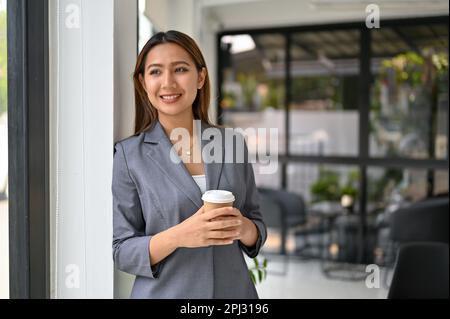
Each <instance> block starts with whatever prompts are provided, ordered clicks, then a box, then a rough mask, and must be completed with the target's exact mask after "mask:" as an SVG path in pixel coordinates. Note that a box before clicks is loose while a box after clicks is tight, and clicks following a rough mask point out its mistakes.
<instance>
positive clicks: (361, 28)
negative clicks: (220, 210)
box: [0, 0, 449, 298]
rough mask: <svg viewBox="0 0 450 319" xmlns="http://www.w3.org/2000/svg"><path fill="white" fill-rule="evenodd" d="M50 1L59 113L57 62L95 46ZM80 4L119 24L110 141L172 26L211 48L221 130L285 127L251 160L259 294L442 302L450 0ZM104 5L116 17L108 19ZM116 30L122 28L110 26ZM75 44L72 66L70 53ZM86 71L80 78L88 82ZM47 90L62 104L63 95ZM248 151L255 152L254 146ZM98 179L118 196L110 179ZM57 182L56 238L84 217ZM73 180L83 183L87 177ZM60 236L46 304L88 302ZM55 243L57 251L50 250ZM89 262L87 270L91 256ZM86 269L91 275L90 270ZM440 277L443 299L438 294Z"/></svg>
mask: <svg viewBox="0 0 450 319" xmlns="http://www.w3.org/2000/svg"><path fill="white" fill-rule="evenodd" d="M11 1H14V0H1V1H0V4H1V5H0V254H1V256H0V258H1V259H0V298H8V296H9V284H10V282H9V280H8V256H9V254H8V178H7V176H8V152H7V151H8V147H7V141H8V138H7V127H8V126H7V122H6V120H7V110H8V107H7V106H8V102H7V84H6V81H7V76H6V75H7V57H6V54H7V53H6V52H7V51H6V45H7V38H6V18H7V14H6V2H8V4H9V2H11ZM43 2H45V3H46V6H48V9H49V15H48V17H47V18H48V21H49V39H50V40H49V41H50V43H53V45H54V46H53V47H50V49H49V52H50V63H49V70H50V80H49V87H50V95H49V99H50V109H52V106H51V105H54V110H55V112H60V113H61V114H64V108H65V107H66V106H65V105H64V101H65V99H68V100H70V99H71V93H70V92H69V90H67V91H64V92H62V91H61V92H62V93H61V92H60V90H62V89H61V87H59V86H58V84H57V83H63V82H64V79H69V78H70V75H68V74H66V75H64V74H63V73H61V72H63V71H64V68H63V66H64V65H65V64H70V63H72V62H73V61H74V60H73V59H75V61H77V60H76V59H77V53H76V52H77V51H76V50H77V49H78V48H81V50H82V51H80V52H83V57H85V54H89V53H91V54H93V55H95V54H98V53H95V50H92V51H88V52H86V51H83V50H84V49H82V48H83V45H84V43H85V42H84V40H83V37H86V38H88V37H89V35H87V34H85V33H83V31H81V35H80V39H81V40H80V39H78V38H76V39H74V40H71V38H70V36H71V34H69V32H71V31H70V30H67V24H66V26H65V27H64V25H63V22H62V21H64V17H66V16H64V13H67V12H68V11H67V5H68V2H65V1H51V0H49V1H48V2H46V1H43ZM74 3H77V4H79V8H80V11H79V14H80V15H81V17H82V18H84V17H85V19H86V20H83V19H81V20H80V21H81V23H87V22H85V21H87V20H88V19H91V18H92V19H94V18H93V17H94V16H95V15H102V14H103V16H107V15H108V14H110V15H111V17H110V20H108V21H107V22H108V23H110V24H106V26H105V27H104V30H105V31H104V32H106V34H107V35H109V36H111V38H112V40H111V41H112V42H111V43H109V42H108V44H110V45H111V48H112V51H113V52H114V57H111V61H112V63H110V64H108V65H106V66H105V68H106V69H107V70H110V71H111V72H112V74H113V82H112V83H111V86H110V88H111V90H110V91H105V94H109V96H113V97H114V99H113V100H114V101H111V107H110V108H108V109H107V110H106V112H108V114H111V116H112V117H111V119H112V120H113V121H112V122H111V126H112V131H111V132H110V133H111V134H110V136H108V137H107V138H106V139H105V140H103V141H107V143H108V142H109V143H111V142H112V141H117V140H119V139H121V138H124V137H126V136H129V135H131V133H132V125H133V123H132V118H133V116H134V115H133V112H134V110H133V107H134V106H133V91H132V87H131V85H132V82H131V73H132V71H133V67H134V62H135V58H136V55H137V53H138V52H139V51H140V49H141V48H142V47H143V45H144V44H145V43H146V41H147V40H148V39H149V38H150V37H151V36H152V35H153V34H155V33H156V32H158V31H167V30H170V29H176V30H179V31H182V32H185V33H187V34H189V35H191V36H192V37H193V38H194V39H195V40H196V41H197V43H198V44H199V45H200V47H201V48H202V51H203V53H204V55H205V58H206V60H207V65H208V67H209V71H210V79H211V81H212V90H213V92H212V93H213V94H212V96H213V98H212V105H211V110H210V117H211V119H212V121H213V122H216V123H218V124H223V125H226V126H230V127H240V128H243V129H246V128H251V127H253V128H278V140H277V141H274V140H270V138H267V140H266V141H265V142H266V143H267V144H270V143H278V159H279V166H278V170H277V171H276V172H275V173H273V174H260V173H259V169H258V164H254V171H255V179H256V184H257V186H258V188H259V191H260V199H261V211H262V213H263V217H264V219H265V221H266V223H267V226H268V231H269V236H268V239H267V242H266V244H265V246H264V248H263V250H262V252H261V254H260V255H259V256H258V259H257V260H247V261H248V265H249V271H250V272H251V273H252V274H253V276H254V277H253V278H254V279H255V281H256V283H257V285H256V287H257V290H258V293H259V295H260V297H261V298H388V297H390V298H395V297H397V298H398V297H400V298H401V297H403V298H405V297H406V298H409V297H411V298H413V297H417V296H419V297H431V298H433V297H442V296H444V297H445V296H446V298H448V187H449V186H448V184H449V176H448V30H449V28H448V13H449V6H448V1H440V0H436V1H432V2H429V1H422V0H405V1H400V0H398V1H383V0H379V1H376V2H374V1H362V0H343V1H337V0H336V1H334V0H307V1H298V0H278V1H275V0H139V1H128V0H127V1H126V2H125V1H124V0H115V1H113V0H111V1H106V0H105V1H99V2H98V5H97V6H96V7H94V6H91V7H89V6H88V5H87V4H86V3H85V1H75V2H74ZM370 4H374V5H375V6H369V5H370ZM102 6H104V7H105V8H106V7H107V8H108V10H106V11H101V10H102ZM368 6H369V7H368ZM8 12H10V11H8ZM69 12H72V11H70V10H69ZM73 12H76V11H73ZM105 12H106V13H105ZM60 17H63V18H61V19H60ZM66 18H67V17H66ZM377 21H378V22H379V24H377ZM66 22H67V20H66ZM111 26H113V28H112V30H113V31H114V32H112V30H109V31H108V28H110V27H111ZM83 27H84V26H83V24H82V25H81V30H83ZM99 29H101V27H99ZM102 32H103V31H102ZM109 32H110V33H109ZM100 35H101V34H100ZM65 36H67V38H66V37H65ZM95 36H96V35H92V37H93V39H94V37H95ZM71 41H73V42H75V43H77V42H76V41H81V42H80V44H77V45H73V42H71ZM89 45H93V44H92V43H91V42H88V41H86V46H89ZM66 46H67V48H69V49H70V51H71V52H72V54H73V55H74V57H73V58H65V57H64V55H63V53H64V52H65V51H64V50H65V48H66ZM69 49H68V50H69ZM74 50H75V51H74ZM88 58H89V57H88V56H86V59H88ZM55 61H57V62H55ZM52 74H53V78H52ZM60 74H63V75H60ZM84 76H85V75H83V74H80V77H81V78H80V81H81V82H80V83H83V80H84V79H85V78H84ZM86 81H87V79H86ZM52 88H53V89H52ZM52 90H53V91H52ZM52 92H53V93H52ZM83 92H84V91H83ZM75 93H76V92H75ZM52 94H55V95H56V96H58V98H57V99H56V100H55V101H54V102H52V99H53V95H52ZM73 94H74V93H73ZM52 103H53V104H52ZM81 103H84V100H83V101H81ZM9 106H10V107H12V106H11V105H9ZM50 113H51V112H50ZM68 116H69V115H68ZM63 119H64V115H62V117H57V118H54V122H52V117H51V115H50V121H49V122H50V125H52V123H55V125H56V127H57V128H56V129H55V131H54V134H55V136H63V135H64V134H66V133H65V132H66V131H65V129H64V125H58V124H57V123H63ZM66 123H69V122H66ZM88 133H89V132H88ZM51 136H53V135H52V130H50V137H49V138H50V144H51V145H54V146H55V148H54V149H58V150H57V151H55V153H53V154H54V157H52V153H51V152H50V161H51V159H52V158H54V159H55V163H58V160H59V159H61V160H62V159H64V158H65V157H64V149H62V148H61V149H59V147H58V145H59V144H58V143H59V142H58V140H57V139H55V140H53V142H52V141H51ZM88 136H89V135H86V139H87V138H88ZM52 143H54V144H52ZM80 143H83V141H81V142H80ZM248 143H249V150H250V151H251V152H256V150H257V145H258V143H261V141H258V140H249V141H248ZM107 155H108V154H107ZM108 161H109V160H108ZM52 167H53V166H52V165H50V171H52V169H53V168H52ZM55 169H56V168H55ZM105 174H107V175H106V180H105V187H109V186H108V183H107V182H108V178H110V176H109V175H108V174H109V173H108V172H106V173H105ZM63 180H64V175H62V176H61V178H60V179H55V180H52V179H50V181H49V183H50V185H53V184H52V183H53V182H54V183H55V184H54V185H55V186H54V187H55V189H52V188H51V187H50V189H49V193H50V194H53V192H54V194H55V197H53V198H61V202H60V203H61V204H60V206H59V207H54V209H53V210H52V207H51V205H50V208H49V212H48V215H49V216H53V217H50V223H53V224H52V225H59V226H58V227H60V228H59V229H60V230H61V229H64V227H69V226H64V220H65V219H63V217H70V218H76V217H75V216H80V215H79V214H78V215H77V212H70V211H69V210H67V211H64V209H62V207H64V196H61V197H58V196H56V194H59V192H62V193H63V192H64V191H65V188H64V187H70V186H69V184H70V182H68V184H64V183H63V182H62V181H63ZM80 183H81V184H80V185H82V187H86V188H87V187H88V186H86V183H87V180H83V181H80ZM65 185H66V186H65ZM49 196H50V201H51V198H52V195H49ZM105 200H106V204H105V205H109V202H108V200H109V199H108V198H107V197H106V199H105ZM80 209H84V210H85V214H86V215H83V216H84V217H79V218H84V221H85V222H86V221H88V220H89V216H90V215H89V214H91V213H92V212H90V211H89V208H86V207H84V208H80ZM106 215H107V213H106ZM86 216H87V217H86ZM52 218H53V219H52ZM108 218H109V217H108ZM95 222H99V223H101V222H100V221H95ZM58 227H56V226H54V227H50V228H51V229H53V230H51V232H53V233H52V234H53V235H54V237H52V236H53V235H51V236H50V239H49V241H52V240H54V242H51V243H47V244H46V245H44V247H43V249H47V250H50V253H49V255H50V258H51V259H52V261H51V262H49V265H48V269H49V270H48V273H49V275H48V278H49V281H50V282H51V284H50V286H52V287H53V288H51V289H50V290H51V291H52V293H50V296H51V297H61V298H64V297H87V296H95V293H91V292H90V291H89V285H88V284H86V285H87V287H88V288H85V289H84V290H82V291H80V292H79V293H77V294H74V295H72V292H70V293H69V292H67V289H66V288H67V287H66V288H64V287H59V286H58V285H62V283H63V282H64V277H59V276H64V265H66V263H67V260H69V259H70V258H69V257H70V256H69V257H67V258H66V257H64V258H65V259H64V261H62V260H60V259H59V258H62V257H61V256H62V254H61V253H60V254H58V251H59V250H58V249H62V248H61V247H64V245H66V244H67V245H70V243H69V242H68V238H66V237H64V234H63V232H62V231H58ZM80 227H82V229H84V231H85V230H86V226H80ZM83 227H84V228H83ZM106 227H109V226H106ZM80 229H81V228H80ZM106 233H108V232H106ZM80 234H83V231H81V230H80ZM80 236H82V235H80ZM85 236H86V235H85ZM89 240H93V237H91V238H89V236H88V235H87V237H86V238H85V241H84V244H83V246H82V247H81V248H80V249H86V247H88V246H89V242H90V241H89ZM56 242H57V243H58V245H59V248H58V247H57V248H55V247H53V246H58V245H57V244H56ZM52 243H53V244H52ZM11 245H12V244H11V243H10V244H9V247H10V249H11V247H12V246H11ZM442 245H443V246H442ZM52 247H53V248H52ZM108 249H109V248H108ZM403 250H404V251H403ZM108 253H109V251H108ZM80 256H81V257H80V258H81V259H80V260H82V262H81V263H85V262H86V260H87V259H89V258H94V257H89V254H88V256H87V257H86V256H84V257H82V254H80ZM423 256H429V261H430V263H429V264H424V265H422V264H420V262H419V263H418V261H417V259H419V260H420V259H423V258H424V257H423ZM421 257H422V258H421ZM75 260H76V259H75ZM94 260H95V259H91V262H92V261H94ZM264 260H266V262H264ZM400 261H402V262H400ZM106 262H107V263H108V265H109V263H110V261H109V260H107V261H106ZM368 265H372V266H373V265H375V268H373V267H372V266H370V267H367V266H368ZM418 265H420V266H418ZM92 267H94V266H92ZM411 267H416V268H418V269H416V271H417V272H416V273H417V276H418V277H420V278H423V279H424V281H425V282H426V285H425V286H426V287H424V286H423V284H419V283H416V282H417V281H418V280H414V279H411V278H407V277H405V275H404V274H405V273H408V269H409V268H411ZM60 268H61V271H59V272H58V269H60ZM81 268H82V269H81V272H82V273H84V272H86V273H88V274H89V271H90V266H89V262H88V263H87V265H85V266H83V267H81ZM373 269H375V270H373ZM442 269H443V271H442V272H441V270H442ZM445 272H447V274H446V275H445V274H444V273H445ZM58 273H59V274H58ZM82 277H83V276H82ZM85 277H86V278H88V277H89V275H85ZM58 278H62V279H60V280H58ZM132 279H133V278H132V277H131V276H129V275H126V274H123V273H120V272H119V271H117V270H116V271H114V287H112V286H109V285H106V287H107V288H105V289H106V291H107V292H106V293H104V291H103V290H102V289H99V290H98V291H103V292H99V293H100V295H101V296H107V297H112V296H114V297H116V298H126V297H127V296H128V295H129V289H130V286H131V284H132ZM416 279H417V278H416ZM83 280H84V279H82V283H81V286H82V287H83V285H84V284H83ZM86 280H88V279H86ZM108 280H112V278H111V277H107V278H106V279H105V281H108ZM439 282H441V283H442V284H443V285H444V289H443V291H441V290H442V289H441V290H439V289H437V288H436V285H438V284H436V283H439ZM445 283H446V284H445ZM421 285H422V286H421ZM441 286H442V285H441ZM414 294H416V295H414Z"/></svg>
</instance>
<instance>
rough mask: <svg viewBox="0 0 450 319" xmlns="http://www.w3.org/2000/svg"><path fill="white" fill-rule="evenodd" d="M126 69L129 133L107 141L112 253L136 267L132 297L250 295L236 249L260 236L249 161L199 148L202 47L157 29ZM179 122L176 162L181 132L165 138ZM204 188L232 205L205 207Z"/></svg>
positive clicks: (205, 85)
mask: <svg viewBox="0 0 450 319" xmlns="http://www.w3.org/2000/svg"><path fill="white" fill-rule="evenodd" d="M133 78H134V88H135V104H136V105H135V106H136V122H135V133H136V134H135V135H134V136H132V137H129V138H127V139H125V140H123V141H121V142H118V143H117V144H116V145H115V155H114V168H113V182H112V192H113V209H114V230H113V232H114V234H113V256H114V261H115V264H116V266H117V267H118V268H119V269H120V270H122V271H125V272H127V273H130V274H133V275H136V280H135V283H134V286H133V290H132V293H131V297H132V298H258V295H257V293H256V289H255V287H254V285H253V283H252V281H251V279H250V277H249V274H248V269H247V266H246V263H245V259H244V257H243V254H242V251H244V252H245V253H246V254H247V255H248V256H249V257H255V256H256V255H257V254H258V252H259V250H260V248H261V246H262V245H263V243H264V242H265V240H266V236H267V235H266V227H265V224H264V222H263V220H262V218H261V213H260V212H259V206H258V198H257V190H256V187H255V181H254V175H253V170H252V167H251V164H249V163H248V161H246V162H244V163H224V161H223V158H224V156H225V155H226V154H225V153H226V152H229V151H233V150H230V149H229V147H223V151H224V152H223V153H224V154H222V155H223V157H222V160H220V161H216V162H210V161H209V160H205V158H202V156H200V154H202V149H203V148H204V147H205V145H207V143H211V142H214V141H216V140H215V139H216V138H217V136H214V138H215V139H214V140H212V141H211V140H203V139H201V136H202V133H204V132H205V130H206V129H208V128H212V127H213V126H212V125H211V123H209V120H208V106H209V96H210V92H209V90H210V84H209V78H208V70H207V68H206V64H205V61H204V58H203V56H202V53H201V52H200V49H199V48H198V46H197V45H196V43H195V42H194V40H193V39H191V38H190V37H189V36H187V35H185V34H183V33H180V32H177V31H168V32H165V33H163V32H160V33H158V34H156V35H154V36H153V37H152V38H151V39H150V40H149V41H148V42H147V44H146V45H145V46H144V48H143V49H142V51H141V53H140V54H139V56H138V58H137V62H136V67H135V71H134V76H133ZM194 120H199V121H197V122H200V125H197V127H196V124H195V123H194ZM179 128H183V129H185V130H186V132H188V133H189V140H190V141H192V142H191V143H190V144H189V145H190V147H189V149H188V150H187V151H183V150H182V151H183V152H182V153H175V154H176V155H177V156H178V158H179V160H180V161H178V162H176V161H173V154H174V152H175V151H174V149H175V148H174V144H175V145H176V144H177V142H179V140H178V139H177V138H173V140H171V139H170V137H172V136H173V135H174V134H172V133H173V132H174V130H175V129H179ZM196 128H197V129H196ZM216 130H219V132H220V133H221V134H220V135H221V136H219V139H220V138H223V136H224V134H223V133H224V129H223V128H220V129H219V128H216ZM240 138H242V136H240ZM219 142H223V140H221V141H219ZM221 145H224V144H221ZM236 145H238V143H236ZM243 145H244V152H245V155H247V148H246V147H245V143H243ZM199 157H200V161H197V162H196V161H193V159H194V158H199ZM212 189H222V190H228V191H231V192H233V194H234V196H235V202H234V207H233V208H230V207H228V208H217V209H213V210H210V211H208V212H204V210H203V203H202V200H201V196H202V193H204V192H205V191H206V190H212Z"/></svg>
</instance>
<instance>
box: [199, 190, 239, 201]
mask: <svg viewBox="0 0 450 319" xmlns="http://www.w3.org/2000/svg"><path fill="white" fill-rule="evenodd" d="M202 200H204V201H205V202H208V203H218V204H224V203H231V202H234V195H233V193H232V192H229V191H222V190H210V191H206V192H205V193H204V194H203V196H202Z"/></svg>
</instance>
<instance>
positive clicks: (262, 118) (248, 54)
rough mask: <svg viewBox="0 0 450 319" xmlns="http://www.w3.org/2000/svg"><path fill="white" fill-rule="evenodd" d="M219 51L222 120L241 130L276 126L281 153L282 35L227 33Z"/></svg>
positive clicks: (222, 39)
mask: <svg viewBox="0 0 450 319" xmlns="http://www.w3.org/2000/svg"><path fill="white" fill-rule="evenodd" d="M220 54H221V57H220V58H221V67H222V68H221V72H222V74H221V76H222V88H221V90H222V92H221V100H220V108H221V111H222V120H223V124H224V125H226V126H231V127H240V128H242V129H244V130H245V129H247V128H267V129H269V128H277V129H278V151H279V153H284V140H285V138H284V130H285V125H284V123H285V112H284V101H285V85H284V81H285V38H284V37H283V36H282V35H279V34H262V35H254V36H252V35H249V34H240V35H227V36H223V37H222V38H221V52H220ZM267 136H269V134H267ZM268 143H269V141H268ZM254 149H255V145H249V150H250V151H253V150H254Z"/></svg>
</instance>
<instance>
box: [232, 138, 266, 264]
mask: <svg viewBox="0 0 450 319" xmlns="http://www.w3.org/2000/svg"><path fill="white" fill-rule="evenodd" d="M244 159H245V163H244V175H245V183H246V187H247V192H246V197H245V202H244V206H243V212H242V213H243V214H244V216H245V217H247V218H248V219H250V220H251V221H253V223H254V224H255V225H256V228H257V230H258V239H257V241H256V243H255V245H254V246H253V247H247V246H245V245H244V244H242V243H241V242H240V241H239V245H240V246H241V249H242V250H243V251H244V252H245V253H246V254H247V256H249V257H250V258H254V257H256V256H257V255H258V253H259V251H260V249H261V247H262V246H263V245H264V243H265V242H266V239H267V228H266V224H265V223H264V221H263V218H262V214H261V211H260V208H259V194H258V189H257V188H256V184H255V175H254V173H253V167H252V164H251V163H249V161H248V149H247V145H246V143H245V140H244Z"/></svg>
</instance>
